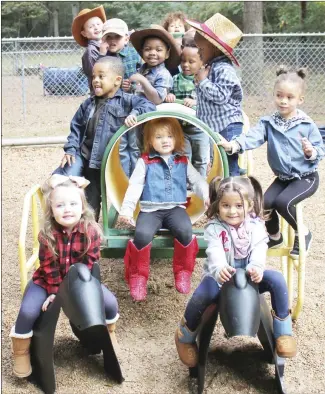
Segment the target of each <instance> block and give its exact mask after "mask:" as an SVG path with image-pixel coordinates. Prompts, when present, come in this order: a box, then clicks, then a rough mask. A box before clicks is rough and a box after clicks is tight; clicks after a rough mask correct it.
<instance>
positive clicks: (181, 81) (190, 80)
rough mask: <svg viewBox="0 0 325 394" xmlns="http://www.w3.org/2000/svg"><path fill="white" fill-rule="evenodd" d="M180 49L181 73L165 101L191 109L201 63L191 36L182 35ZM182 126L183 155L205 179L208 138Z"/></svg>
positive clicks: (193, 127)
mask: <svg viewBox="0 0 325 394" xmlns="http://www.w3.org/2000/svg"><path fill="white" fill-rule="evenodd" d="M191 37H192V38H191ZM182 48H183V49H182V53H181V68H182V72H180V73H179V74H177V75H174V76H173V87H172V89H171V92H170V93H169V94H168V95H167V97H166V100H165V101H166V102H167V103H174V102H175V100H176V99H180V100H184V105H185V106H187V107H190V108H192V107H193V106H195V105H196V92H195V85H194V75H195V74H196V73H197V72H198V71H199V70H200V68H201V67H202V65H203V63H202V61H201V59H200V55H199V52H198V48H197V46H196V45H195V41H194V37H193V34H191V35H190V36H186V35H184V37H183V40H182ZM182 125H183V131H184V134H185V154H186V156H187V157H188V159H189V161H191V163H192V164H193V166H194V168H195V169H196V170H197V171H198V172H199V173H200V174H201V175H202V176H203V177H206V175H207V166H208V160H209V157H208V152H209V146H210V145H209V144H210V142H209V136H208V135H207V134H206V133H204V132H203V131H202V130H200V129H199V128H198V127H195V126H193V125H192V124H190V123H188V122H182Z"/></svg>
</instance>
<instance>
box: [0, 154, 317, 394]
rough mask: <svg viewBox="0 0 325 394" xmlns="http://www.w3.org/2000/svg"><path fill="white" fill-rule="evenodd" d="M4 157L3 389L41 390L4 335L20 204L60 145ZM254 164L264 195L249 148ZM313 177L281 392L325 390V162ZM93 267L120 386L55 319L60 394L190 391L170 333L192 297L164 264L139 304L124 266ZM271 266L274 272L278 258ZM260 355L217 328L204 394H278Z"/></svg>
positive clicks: (266, 178)
mask: <svg viewBox="0 0 325 394" xmlns="http://www.w3.org/2000/svg"><path fill="white" fill-rule="evenodd" d="M2 155H3V156H2V165H3V167H2V212H3V214H2V235H3V237H2V322H3V325H2V392H3V393H6V394H13V393H17V394H18V393H19V394H23V393H38V392H40V391H39V390H38V389H37V388H36V387H35V386H34V385H32V384H30V383H28V382H27V381H26V380H24V379H22V380H19V379H17V378H15V377H14V376H13V374H12V371H11V350H10V341H9V337H8V335H9V331H10V328H11V326H12V325H13V324H14V322H15V319H16V316H17V312H18V309H19V305H20V301H21V293H20V281H19V268H18V247H17V245H18V236H19V226H20V221H21V213H22V206H23V198H24V195H25V193H26V192H27V191H28V190H29V189H30V187H31V186H32V185H34V184H37V183H42V182H43V181H44V179H45V178H46V177H47V176H48V175H49V174H50V172H51V171H52V170H53V169H54V168H56V166H57V165H58V164H59V160H60V158H61V155H62V148H61V147H46V148H44V147H43V148H35V147H29V148H3V150H2ZM254 158H255V172H254V173H255V175H256V176H257V177H258V178H259V179H260V180H261V182H262V184H263V186H264V188H265V187H266V186H267V185H268V184H269V183H270V182H271V180H272V174H271V171H270V169H269V167H268V165H267V163H266V159H265V148H261V149H259V150H258V151H256V152H255V153H254ZM320 175H321V186H320V188H319V190H318V192H317V193H316V195H314V196H313V197H312V198H311V199H310V200H309V201H308V203H307V204H306V206H305V208H304V217H305V219H306V222H307V224H308V225H309V227H310V228H311V230H312V232H313V236H314V240H313V245H312V248H311V251H310V253H309V256H308V261H307V266H306V289H305V303H304V307H303V311H302V313H301V315H300V317H299V319H298V321H297V322H296V323H295V324H294V334H295V336H296V338H297V340H298V351H299V352H298V355H297V356H296V358H294V359H292V360H288V361H287V362H286V365H285V384H286V388H287V393H288V394H290V393H295V394H316V393H318V394H324V393H325V366H324V354H325V325H324V315H325V299H324V282H325V280H324V279H325V278H324V267H323V265H324V260H325V258H324V257H325V256H324V251H323V248H322V245H323V231H324V230H323V225H324V219H325V213H324V206H325V186H324V185H325V169H324V163H322V164H321V166H320ZM201 224H203V223H201ZM100 263H101V273H102V281H103V282H104V283H105V284H106V285H107V286H108V287H109V288H110V289H111V290H112V291H113V292H114V293H115V294H116V296H117V298H118V302H119V306H120V315H121V317H120V320H119V321H118V328H117V337H118V340H119V343H120V347H121V351H120V355H119V358H120V363H121V368H122V371H123V374H124V377H125V381H124V383H123V384H122V385H117V384H115V383H114V382H112V381H110V380H108V379H107V378H106V376H105V374H104V369H103V360H102V356H90V357H86V356H85V355H84V353H83V352H82V349H81V347H80V345H79V343H78V341H77V339H76V338H75V337H74V335H73V334H72V332H71V330H70V327H69V324H68V321H67V319H66V317H65V316H64V315H63V314H62V313H61V316H60V319H59V323H58V326H57V331H56V337H55V346H54V362H55V372H56V382H57V393H59V394H72V393H78V394H86V393H90V392H93V393H106V394H110V393H117V394H119V393H120V394H171V393H177V394H185V393H194V392H195V391H194V389H193V382H192V383H190V379H189V378H188V370H187V368H186V367H184V366H183V365H182V364H181V362H180V361H179V359H178V357H177V353H176V349H175V345H174V331H175V328H176V325H177V322H178V321H179V319H180V317H181V316H182V313H183V311H184V306H185V305H186V302H187V300H188V299H189V296H186V295H181V294H179V293H177V292H176V290H175V289H174V287H173V275H172V268H171V262H170V260H167V259H166V260H155V261H154V262H152V265H151V273H150V280H149V291H148V297H147V300H146V301H145V302H143V303H134V302H132V301H131V298H130V296H129V292H128V289H127V287H126V285H125V283H124V280H123V261H122V259H101V262H100ZM202 263H203V260H202V259H198V260H197V265H196V269H195V273H194V276H193V286H192V289H194V288H195V287H196V285H197V284H198V283H199V280H200V273H201V268H202ZM268 264H269V266H270V267H274V268H277V269H279V268H280V262H279V260H278V259H274V260H269V262H268ZM261 353H262V348H261V346H260V344H259V342H258V340H257V339H255V338H242V337H241V338H232V339H229V340H228V339H226V338H225V337H224V330H223V328H222V326H221V324H220V322H218V324H217V327H216V330H215V333H214V336H213V339H212V341H211V349H210V354H209V358H208V368H207V373H206V381H205V387H206V389H205V393H206V394H210V393H216V392H218V393H220V394H221V393H225V394H230V393H243V394H262V393H265V394H266V393H276V392H277V388H276V384H275V379H274V366H272V365H269V364H266V363H264V362H263V361H262V356H261Z"/></svg>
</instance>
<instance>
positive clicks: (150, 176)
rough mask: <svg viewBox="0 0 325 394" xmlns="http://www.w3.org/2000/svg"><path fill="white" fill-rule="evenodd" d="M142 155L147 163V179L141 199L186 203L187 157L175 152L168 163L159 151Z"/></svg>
mask: <svg viewBox="0 0 325 394" xmlns="http://www.w3.org/2000/svg"><path fill="white" fill-rule="evenodd" d="M141 157H142V159H143V160H144V162H145V164H146V180H145V185H144V188H143V192H142V195H141V197H140V201H143V202H145V203H146V204H150V203H157V202H159V203H166V204H175V205H178V204H185V203H186V179H187V157H186V156H181V155H180V154H178V153H175V154H173V155H171V156H170V157H169V159H168V165H167V163H166V162H165V160H164V159H163V158H161V156H160V155H159V153H157V152H151V153H150V154H143V155H142V156H141Z"/></svg>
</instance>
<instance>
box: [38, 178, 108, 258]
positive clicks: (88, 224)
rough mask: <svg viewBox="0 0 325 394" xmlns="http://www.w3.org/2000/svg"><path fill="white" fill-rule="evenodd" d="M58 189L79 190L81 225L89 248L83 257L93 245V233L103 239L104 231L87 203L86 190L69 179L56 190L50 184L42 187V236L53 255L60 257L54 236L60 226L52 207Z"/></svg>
mask: <svg viewBox="0 0 325 394" xmlns="http://www.w3.org/2000/svg"><path fill="white" fill-rule="evenodd" d="M58 187H65V188H67V189H69V188H75V189H76V190H78V192H79V194H80V198H81V202H82V209H83V213H82V215H81V218H80V222H79V223H80V224H82V225H83V228H84V231H85V236H86V238H87V246H86V248H85V250H84V252H83V254H82V256H84V255H85V254H86V253H87V252H88V249H89V247H90V244H91V232H93V231H95V232H97V233H98V234H99V236H100V237H101V236H102V230H101V228H100V227H99V225H98V223H96V221H95V216H94V211H93V209H92V208H91V207H90V205H89V204H88V202H87V199H86V195H85V191H84V189H82V188H80V187H78V186H77V185H76V183H75V182H73V181H71V180H70V179H68V180H67V181H66V182H63V183H61V184H59V185H58V186H56V187H55V188H52V187H51V186H50V185H49V184H48V183H45V184H44V185H43V186H42V192H43V197H44V217H43V223H42V224H43V226H42V229H41V231H40V235H41V237H42V238H44V240H45V241H47V243H48V246H49V249H50V251H51V252H52V253H53V255H54V256H58V252H57V250H56V244H57V241H56V239H55V238H54V235H53V231H54V230H55V228H56V227H57V226H58V224H57V222H56V220H55V219H54V217H53V212H52V206H51V204H52V196H53V192H54V191H55V190H56V189H57V188H58ZM67 192H68V190H67ZM90 230H91V231H90Z"/></svg>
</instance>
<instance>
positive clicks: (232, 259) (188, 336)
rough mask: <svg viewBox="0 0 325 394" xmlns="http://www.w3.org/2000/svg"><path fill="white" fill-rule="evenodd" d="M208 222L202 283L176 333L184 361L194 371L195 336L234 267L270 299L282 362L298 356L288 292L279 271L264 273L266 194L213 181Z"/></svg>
mask: <svg viewBox="0 0 325 394" xmlns="http://www.w3.org/2000/svg"><path fill="white" fill-rule="evenodd" d="M209 196H210V206H209V208H208V211H207V216H208V218H209V219H210V221H209V222H208V224H207V225H206V227H205V235H204V238H205V240H206V241H207V245H208V246H207V249H206V254H207V259H206V261H205V264H204V267H203V268H204V273H203V279H202V281H201V283H200V284H199V286H198V287H197V289H196V290H195V291H194V293H193V295H192V297H191V299H190V300H189V302H188V304H187V307H186V310H185V314H184V317H183V318H182V319H181V322H180V325H179V328H177V330H176V333H175V342H176V348H177V351H178V354H179V357H180V359H181V361H182V362H183V363H184V364H185V365H187V366H189V367H194V366H195V365H196V364H197V362H198V349H197V344H196V336H197V334H198V328H199V325H200V322H201V318H202V315H203V313H204V311H205V310H206V309H207V308H208V306H209V305H211V304H213V303H215V302H217V299H218V296H219V294H220V290H221V287H222V284H223V283H225V282H227V281H229V280H230V278H231V277H232V275H234V274H235V272H236V268H245V269H246V272H247V274H248V275H249V277H250V279H251V281H252V282H255V283H258V286H259V292H260V293H264V292H266V291H268V292H270V294H271V304H272V308H273V310H272V315H273V330H274V336H275V341H276V351H277V354H278V355H279V356H280V357H294V356H295V354H296V341H295V339H294V338H293V337H292V322H291V316H290V313H289V312H290V311H289V305H288V290H287V285H286V282H285V279H284V277H283V275H282V274H281V273H280V272H277V271H274V270H264V268H265V261H266V253H267V241H268V237H267V234H266V231H265V226H264V222H263V220H262V219H261V217H262V216H263V192H262V187H261V185H260V184H259V182H258V181H257V180H256V179H255V178H253V177H249V178H243V177H229V178H225V179H223V180H221V178H220V177H216V178H214V179H213V180H212V181H211V183H210V190H209Z"/></svg>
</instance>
